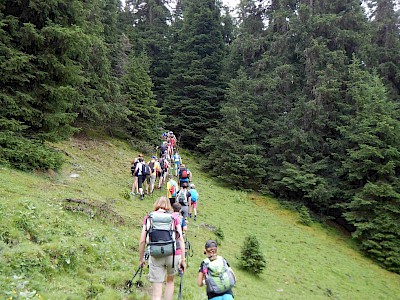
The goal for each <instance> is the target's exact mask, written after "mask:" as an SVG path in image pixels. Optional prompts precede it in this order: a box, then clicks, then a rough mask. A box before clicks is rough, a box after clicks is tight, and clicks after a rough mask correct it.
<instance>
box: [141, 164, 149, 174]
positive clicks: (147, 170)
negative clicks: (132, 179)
mask: <svg viewBox="0 0 400 300" xmlns="http://www.w3.org/2000/svg"><path fill="white" fill-rule="evenodd" d="M142 168H143V170H142V174H144V175H146V176H148V175H150V167H149V165H148V164H145V163H143V166H142Z"/></svg>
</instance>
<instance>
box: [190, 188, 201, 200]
mask: <svg viewBox="0 0 400 300" xmlns="http://www.w3.org/2000/svg"><path fill="white" fill-rule="evenodd" d="M190 194H191V195H192V202H196V201H197V199H199V193H198V192H197V191H196V190H195V189H190Z"/></svg>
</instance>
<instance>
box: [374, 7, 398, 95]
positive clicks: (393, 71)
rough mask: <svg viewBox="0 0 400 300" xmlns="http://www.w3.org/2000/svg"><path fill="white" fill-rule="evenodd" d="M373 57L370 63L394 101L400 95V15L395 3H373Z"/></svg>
mask: <svg viewBox="0 0 400 300" xmlns="http://www.w3.org/2000/svg"><path fill="white" fill-rule="evenodd" d="M372 11H373V13H372V17H373V19H372V21H371V23H372V28H373V45H372V52H373V55H372V57H370V59H369V60H368V61H370V62H371V63H372V65H373V66H375V67H376V68H377V70H378V73H379V75H380V76H381V77H382V78H383V79H384V82H385V84H386V85H387V87H388V89H389V92H390V96H391V97H392V99H398V97H399V95H400V27H399V23H400V14H399V11H395V1H393V0H374V1H372Z"/></svg>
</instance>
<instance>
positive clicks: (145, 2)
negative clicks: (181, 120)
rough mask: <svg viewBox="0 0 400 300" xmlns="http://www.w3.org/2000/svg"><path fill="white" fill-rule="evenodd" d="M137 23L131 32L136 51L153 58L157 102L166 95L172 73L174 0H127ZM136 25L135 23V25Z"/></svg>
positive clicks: (129, 32) (159, 103)
mask: <svg viewBox="0 0 400 300" xmlns="http://www.w3.org/2000/svg"><path fill="white" fill-rule="evenodd" d="M126 3H127V5H128V7H129V8H130V13H131V15H132V16H131V17H132V22H133V24H130V28H129V29H128V35H129V37H130V39H131V42H132V45H133V50H134V51H135V53H136V55H141V54H142V53H143V54H145V55H146V56H148V57H149V59H150V77H151V79H152V81H153V92H154V93H155V96H156V98H157V104H158V105H159V106H161V105H162V102H163V99H164V97H165V93H166V92H165V80H166V78H167V77H168V76H169V73H170V69H171V66H170V62H171V53H170V33H169V31H170V23H171V20H172V15H171V12H170V10H169V7H170V5H171V1H170V0H142V1H132V0H128V1H126ZM132 25H134V27H132Z"/></svg>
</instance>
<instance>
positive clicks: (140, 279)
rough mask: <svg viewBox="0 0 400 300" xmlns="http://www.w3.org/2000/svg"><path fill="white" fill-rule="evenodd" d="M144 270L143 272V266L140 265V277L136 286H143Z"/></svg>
mask: <svg viewBox="0 0 400 300" xmlns="http://www.w3.org/2000/svg"><path fill="white" fill-rule="evenodd" d="M142 272H143V266H141V267H140V273H139V279H138V281H136V287H137V288H140V287H143V285H144V284H143V281H142Z"/></svg>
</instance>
